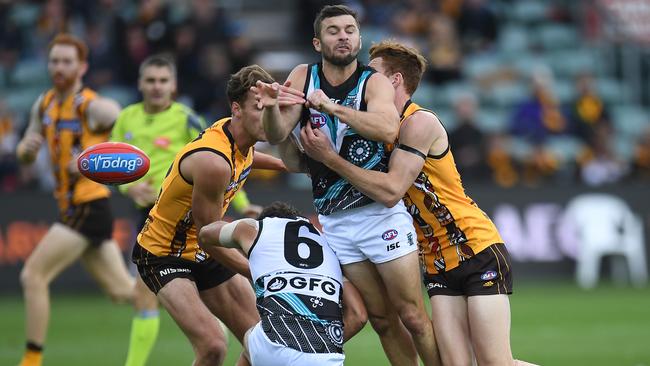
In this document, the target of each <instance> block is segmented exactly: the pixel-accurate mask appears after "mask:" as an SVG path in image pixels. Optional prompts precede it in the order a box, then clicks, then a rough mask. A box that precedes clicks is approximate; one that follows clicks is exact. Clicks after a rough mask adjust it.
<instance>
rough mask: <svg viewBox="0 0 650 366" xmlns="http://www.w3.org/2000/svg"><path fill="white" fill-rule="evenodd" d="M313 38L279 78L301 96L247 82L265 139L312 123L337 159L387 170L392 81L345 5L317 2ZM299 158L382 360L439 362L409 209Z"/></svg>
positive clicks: (279, 139) (394, 121)
mask: <svg viewBox="0 0 650 366" xmlns="http://www.w3.org/2000/svg"><path fill="white" fill-rule="evenodd" d="M312 44H313V46H314V49H315V50H316V51H317V52H319V53H320V54H321V60H320V62H318V63H313V64H309V65H307V64H302V65H298V66H296V67H294V68H293V70H292V71H291V73H290V74H289V76H288V78H287V81H286V82H285V86H286V85H287V84H289V86H290V87H291V88H294V89H297V90H295V91H296V92H298V91H301V92H302V94H303V95H304V99H305V101H304V104H298V103H294V104H293V105H292V106H289V107H282V108H280V104H282V101H283V100H286V99H287V98H288V97H289V96H287V95H286V93H284V92H283V90H282V89H281V87H280V85H279V84H277V83H273V84H267V83H262V82H259V83H257V84H256V86H255V87H253V88H251V90H252V91H253V92H254V93H255V99H256V100H257V106H258V108H262V109H263V111H262V121H263V125H264V132H265V133H266V137H267V139H268V141H269V142H270V143H271V144H282V143H283V142H285V141H286V140H287V138H289V136H291V135H292V131H294V129H295V128H296V126H298V127H299V128H302V129H303V130H304V129H305V126H307V125H309V126H310V127H311V128H313V129H319V130H320V131H322V132H323V134H324V135H325V136H327V138H328V143H330V144H331V147H332V148H333V149H334V150H335V151H336V152H337V153H338V154H339V155H340V156H341V157H342V158H343V159H345V160H347V161H349V162H350V163H352V164H354V165H356V166H358V167H361V168H363V169H366V170H372V171H378V172H386V171H388V158H389V154H388V151H387V149H386V146H385V145H384V143H387V144H391V143H393V142H394V141H395V139H396V138H397V134H398V131H399V120H400V119H399V112H398V111H397V109H396V108H395V105H394V104H393V99H394V96H395V91H394V89H393V86H392V84H391V80H389V79H388V78H387V77H386V76H384V75H382V74H380V73H377V72H376V71H375V70H374V69H372V68H370V67H368V66H366V65H363V64H361V63H360V62H359V61H358V60H357V55H358V53H359V49H360V47H361V36H360V31H359V22H358V21H357V17H356V13H355V12H354V11H353V10H352V9H350V8H348V7H346V6H343V5H332V6H325V7H323V8H322V9H321V11H320V12H319V13H318V14H317V15H316V19H315V20H314V38H313V39H312ZM294 95H296V93H295V92H294ZM286 152H288V153H289V154H288V155H283V157H282V158H283V161H284V162H285V165H286V166H287V168H288V169H291V168H290V167H289V165H290V164H288V162H287V160H285V158H287V156H290V155H293V154H290V152H291V151H290V149H287V151H286ZM304 162H305V164H299V165H300V166H299V167H300V168H306V170H307V171H308V172H309V174H310V177H311V182H312V194H313V197H314V206H315V207H316V209H317V211H318V213H319V220H320V222H321V224H322V225H323V232H324V233H325V236H326V238H327V241H328V242H329V245H330V246H331V248H332V249H333V250H334V252H335V253H336V255H337V256H338V258H339V261H340V262H341V264H342V265H343V273H344V274H345V277H347V278H348V279H349V280H350V282H351V283H352V284H354V286H355V287H356V288H357V289H358V290H359V293H360V294H361V297H362V298H363V301H364V303H365V305H366V308H367V312H368V319H369V320H370V323H371V324H372V326H373V328H374V329H375V331H376V332H377V334H378V335H379V338H380V340H381V344H382V347H383V348H384V352H385V353H386V356H387V357H388V359H389V361H390V362H391V364H394V365H413V366H415V365H417V364H418V360H417V356H418V354H419V355H420V357H421V359H422V361H423V363H424V364H425V365H439V364H440V360H439V356H438V352H437V346H436V342H435V337H434V333H433V328H432V326H431V321H430V319H429V317H428V315H427V313H426V310H425V308H424V300H423V296H422V288H421V275H420V265H419V263H418V255H417V252H416V250H415V249H416V247H417V245H416V244H415V241H416V238H417V237H416V234H415V229H414V228H413V223H412V219H411V218H410V216H409V214H408V212H407V211H406V208H405V207H404V205H403V204H402V203H401V202H400V203H398V204H397V205H395V206H394V207H391V208H388V207H385V206H383V205H381V204H379V203H376V202H374V201H373V200H372V199H371V198H370V197H368V196H367V195H365V194H363V193H362V192H360V191H359V190H357V189H356V188H355V187H354V186H353V185H351V184H350V183H349V182H348V181H346V180H345V179H344V178H342V177H341V176H340V175H339V174H338V173H336V172H335V171H333V170H332V169H329V168H328V167H327V166H326V165H324V164H322V163H321V162H319V161H317V160H316V159H313V158H312V157H309V156H305V159H304ZM292 170H294V169H292ZM300 170H302V169H300ZM296 171H297V170H296ZM409 235H410V236H409ZM416 349H417V353H416Z"/></svg>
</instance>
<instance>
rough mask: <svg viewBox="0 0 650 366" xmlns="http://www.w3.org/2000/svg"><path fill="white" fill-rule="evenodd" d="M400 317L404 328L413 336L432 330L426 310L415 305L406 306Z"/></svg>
mask: <svg viewBox="0 0 650 366" xmlns="http://www.w3.org/2000/svg"><path fill="white" fill-rule="evenodd" d="M399 317H400V320H401V321H402V323H404V326H405V327H406V329H408V331H409V332H410V333H411V334H412V335H421V334H424V333H427V331H428V330H429V329H430V328H431V321H430V320H429V317H428V316H427V314H426V312H424V309H419V308H418V307H417V306H415V305H410V306H406V307H404V308H402V309H400V311H399Z"/></svg>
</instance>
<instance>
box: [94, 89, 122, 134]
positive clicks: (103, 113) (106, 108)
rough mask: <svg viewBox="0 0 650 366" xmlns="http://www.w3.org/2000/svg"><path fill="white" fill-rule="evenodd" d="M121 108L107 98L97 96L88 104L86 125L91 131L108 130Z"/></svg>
mask: <svg viewBox="0 0 650 366" xmlns="http://www.w3.org/2000/svg"><path fill="white" fill-rule="evenodd" d="M121 110H122V108H121V107H120V105H119V104H118V103H117V102H116V101H114V100H112V99H108V98H102V97H99V98H97V99H94V100H92V101H91V102H90V104H88V110H87V111H86V115H87V116H88V127H90V130H91V131H93V132H103V131H110V129H111V128H112V127H113V124H114V123H115V120H116V119H117V117H118V115H119V114H120V111H121Z"/></svg>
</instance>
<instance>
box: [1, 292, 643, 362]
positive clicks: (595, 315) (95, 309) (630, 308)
mask: <svg viewBox="0 0 650 366" xmlns="http://www.w3.org/2000/svg"><path fill="white" fill-rule="evenodd" d="M511 306H512V347H513V350H514V354H515V356H516V357H517V358H520V359H525V360H528V361H531V362H535V363H538V364H540V365H558V366H559V365H590V366H596V365H608V366H610V365H616V366H642V365H644V366H650V288H646V289H642V290H638V289H630V288H618V287H613V286H603V287H600V288H599V289H597V290H595V291H590V292H585V291H581V290H579V289H577V288H576V287H574V286H573V285H569V284H551V283H545V284H536V283H521V284H520V285H519V286H518V288H516V293H515V295H514V296H512V297H511ZM23 315H24V313H23V307H22V300H21V299H20V298H19V297H0V365H9V366H12V365H15V364H17V362H18V360H19V358H20V355H21V352H22V349H23V344H24V339H23V338H24V331H23ZM130 317H131V309H130V308H129V307H128V306H114V305H111V304H110V302H109V301H108V300H107V299H105V298H103V297H102V296H99V295H75V296H73V295H55V296H54V298H53V306H52V320H51V327H50V332H49V341H48V343H47V345H46V356H45V366H59V365H60V366H63V365H65V366H75V365H93V366H104V365H105V366H109V365H110V366H115V365H122V364H123V360H124V357H125V353H126V346H127V338H128V332H129V326H130ZM230 345H231V346H232V347H231V350H230V352H229V355H228V358H227V359H226V363H225V364H226V365H232V364H234V360H235V359H236V357H237V355H238V353H239V350H240V347H239V344H238V343H237V341H236V340H234V339H231V340H230ZM345 351H346V354H347V362H346V364H349V365H373V366H380V365H387V364H388V362H387V361H386V358H385V357H384V356H383V353H382V350H381V347H380V345H379V340H378V338H377V336H376V335H374V333H373V332H372V329H371V328H370V327H369V326H367V327H366V328H365V329H364V330H363V332H362V333H360V334H359V335H357V336H356V337H355V338H354V339H353V340H352V341H350V342H349V343H347V344H346V346H345ZM191 360H192V350H191V348H190V345H189V343H188V342H187V341H186V340H185V338H184V336H183V334H182V333H181V332H180V331H179V330H178V328H177V327H176V326H175V324H174V323H173V321H172V320H171V319H170V318H169V316H168V315H167V314H164V316H163V321H162V324H161V331H160V336H159V339H158V342H157V343H156V347H155V350H154V354H153V356H152V358H151V360H150V363H149V365H152V366H153V365H156V366H158V365H161V366H164V365H190V364H191Z"/></svg>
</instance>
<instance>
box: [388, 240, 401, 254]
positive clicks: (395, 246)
mask: <svg viewBox="0 0 650 366" xmlns="http://www.w3.org/2000/svg"><path fill="white" fill-rule="evenodd" d="M397 248H399V242H395V243H390V244H388V245H386V251H387V252H390V251H391V250H395V249H397Z"/></svg>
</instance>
